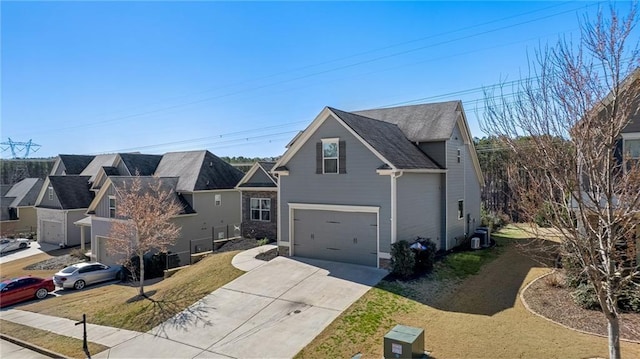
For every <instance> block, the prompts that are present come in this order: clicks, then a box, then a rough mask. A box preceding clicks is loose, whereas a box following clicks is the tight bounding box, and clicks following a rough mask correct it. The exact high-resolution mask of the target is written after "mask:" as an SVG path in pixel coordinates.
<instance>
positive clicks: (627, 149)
mask: <svg viewBox="0 0 640 359" xmlns="http://www.w3.org/2000/svg"><path fill="white" fill-rule="evenodd" d="M624 154H625V156H626V158H629V159H640V138H636V139H626V140H624Z"/></svg>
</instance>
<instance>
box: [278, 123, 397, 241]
mask: <svg viewBox="0 0 640 359" xmlns="http://www.w3.org/2000/svg"><path fill="white" fill-rule="evenodd" d="M322 138H339V139H340V141H345V143H346V151H345V152H346V173H345V174H316V143H318V142H320V141H321V139H322ZM382 164H383V162H382V161H381V160H380V159H379V158H377V157H376V156H375V155H374V154H373V153H372V152H371V151H369V149H367V148H366V147H365V146H364V145H363V144H362V143H361V142H360V141H359V140H358V139H357V138H355V137H354V136H353V135H352V134H351V133H349V132H348V130H347V129H345V128H344V127H343V126H342V125H340V124H339V123H338V122H337V120H335V119H334V118H332V117H330V118H328V119H327V120H326V121H325V122H324V123H323V124H322V125H321V126H320V127H319V128H318V129H317V131H316V132H315V133H314V134H313V135H312V136H311V137H310V138H309V140H308V141H307V142H306V143H305V144H304V145H303V146H302V147H301V148H300V149H299V150H298V152H297V153H296V154H295V155H294V156H293V157H292V158H291V159H290V160H289V162H288V163H287V164H286V166H287V168H288V169H289V175H288V176H281V177H280V196H281V197H280V213H279V215H280V222H279V226H280V230H281V236H282V238H279V243H281V245H288V242H289V239H290V233H289V207H288V203H314V204H335V205H361V206H377V207H380V217H379V218H380V223H379V233H380V251H381V252H386V253H389V252H390V246H391V220H390V218H391V207H390V202H391V181H390V178H389V176H380V175H378V174H377V173H376V169H377V168H378V167H380V166H381V165H382Z"/></svg>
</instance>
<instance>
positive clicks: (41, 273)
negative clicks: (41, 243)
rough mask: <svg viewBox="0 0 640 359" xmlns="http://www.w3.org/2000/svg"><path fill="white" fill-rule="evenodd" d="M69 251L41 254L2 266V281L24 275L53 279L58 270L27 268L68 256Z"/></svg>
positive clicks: (0, 268)
mask: <svg viewBox="0 0 640 359" xmlns="http://www.w3.org/2000/svg"><path fill="white" fill-rule="evenodd" d="M68 251H69V250H66V249H65V250H57V251H53V252H52V253H51V254H49V253H41V254H37V255H35V256H30V257H26V258H21V259H18V260H14V261H11V262H7V263H3V264H2V265H0V280H5V279H9V278H15V277H19V276H23V275H32V276H34V277H43V278H45V277H52V276H53V275H54V274H55V273H56V272H57V271H58V270H26V269H24V268H25V267H27V266H29V265H31V264H35V263H38V262H42V261H44V260H47V259H50V258H53V257H54V256H57V255H62V254H67V253H68Z"/></svg>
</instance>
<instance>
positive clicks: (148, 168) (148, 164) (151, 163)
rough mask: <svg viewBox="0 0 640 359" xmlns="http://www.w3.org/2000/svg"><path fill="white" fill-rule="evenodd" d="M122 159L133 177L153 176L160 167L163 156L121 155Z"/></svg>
mask: <svg viewBox="0 0 640 359" xmlns="http://www.w3.org/2000/svg"><path fill="white" fill-rule="evenodd" d="M120 158H121V159H122V162H124V165H125V166H126V167H127V169H128V170H129V173H130V174H131V175H132V176H135V175H136V173H139V174H140V176H151V175H152V174H153V173H154V172H155V171H156V168H157V167H158V164H159V163H160V160H161V159H162V155H145V154H140V153H121V154H120Z"/></svg>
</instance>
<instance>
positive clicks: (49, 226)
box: [40, 221, 64, 244]
mask: <svg viewBox="0 0 640 359" xmlns="http://www.w3.org/2000/svg"><path fill="white" fill-rule="evenodd" d="M40 236H41V237H42V238H41V239H40V240H41V241H42V242H46V243H52V244H60V243H63V242H64V241H63V239H62V223H60V222H53V221H42V230H41V231H40Z"/></svg>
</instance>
